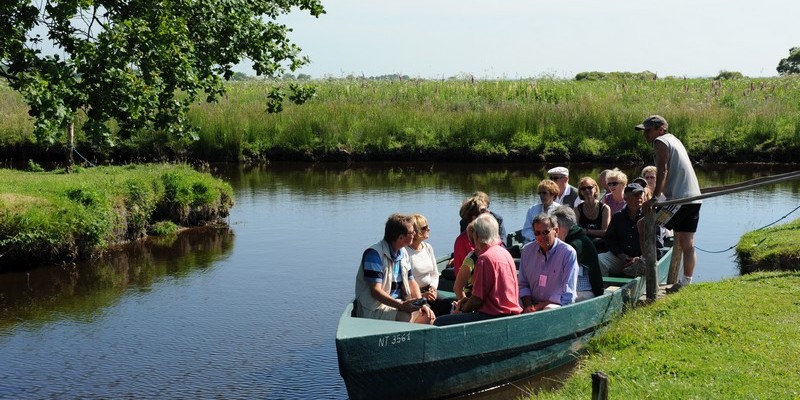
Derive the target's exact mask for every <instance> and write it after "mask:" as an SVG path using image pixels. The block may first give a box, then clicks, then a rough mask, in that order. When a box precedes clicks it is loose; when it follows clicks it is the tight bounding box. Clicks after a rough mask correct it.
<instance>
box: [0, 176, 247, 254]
mask: <svg viewBox="0 0 800 400" xmlns="http://www.w3.org/2000/svg"><path fill="white" fill-rule="evenodd" d="M232 196H233V190H232V188H231V187H230V185H228V184H226V183H224V182H222V181H220V180H218V179H215V178H213V177H211V176H210V175H209V174H206V173H200V172H197V171H195V170H193V169H192V168H191V167H188V166H186V165H168V164H150V165H128V166H118V167H97V168H90V169H84V168H76V170H75V172H74V173H72V174H64V173H63V172H55V171H54V172H24V171H17V170H6V169H0V254H3V256H4V257H3V263H2V265H0V269H2V267H3V266H9V265H11V264H13V263H12V262H11V261H10V260H16V261H19V262H22V263H23V264H33V263H37V262H57V261H65V260H73V259H83V258H88V257H91V256H93V255H95V254H97V253H98V252H100V251H102V250H104V249H105V248H106V247H108V246H109V245H110V244H114V243H118V242H122V241H125V240H131V239H138V238H140V237H143V236H144V235H145V234H146V232H147V231H148V230H149V229H150V227H151V226H152V225H153V223H154V222H156V221H172V222H173V223H175V224H178V225H183V226H194V225H203V224H207V223H212V222H216V221H217V220H219V219H220V218H223V217H225V216H227V215H228V211H229V209H230V207H231V206H232V205H233V197H232Z"/></svg>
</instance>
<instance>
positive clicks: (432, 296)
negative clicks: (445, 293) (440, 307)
mask: <svg viewBox="0 0 800 400" xmlns="http://www.w3.org/2000/svg"><path fill="white" fill-rule="evenodd" d="M422 297H424V298H426V299H427V300H428V301H436V297H437V294H436V289H434V288H431V289H430V290H428V291H427V292H425V293H423V294H422Z"/></svg>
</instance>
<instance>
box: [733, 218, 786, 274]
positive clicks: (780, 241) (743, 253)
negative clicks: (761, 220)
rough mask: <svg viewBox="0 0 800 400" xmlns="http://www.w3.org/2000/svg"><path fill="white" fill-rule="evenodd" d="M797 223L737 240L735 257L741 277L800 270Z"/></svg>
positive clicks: (753, 232)
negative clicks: (745, 274) (776, 271)
mask: <svg viewBox="0 0 800 400" xmlns="http://www.w3.org/2000/svg"><path fill="white" fill-rule="evenodd" d="M797 243H800V219H797V220H794V221H792V222H790V223H788V224H783V225H777V226H773V227H771V228H767V229H762V230H757V231H752V232H748V233H746V234H745V235H743V236H742V238H741V239H739V243H738V244H737V245H736V254H737V257H738V258H739V269H740V270H741V271H742V272H743V273H748V272H752V271H770V270H778V271H783V270H798V269H800V248H798V246H797Z"/></svg>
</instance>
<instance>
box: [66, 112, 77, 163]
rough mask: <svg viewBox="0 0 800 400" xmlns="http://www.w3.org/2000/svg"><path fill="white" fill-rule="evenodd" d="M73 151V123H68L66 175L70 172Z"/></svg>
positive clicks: (73, 161)
mask: <svg viewBox="0 0 800 400" xmlns="http://www.w3.org/2000/svg"><path fill="white" fill-rule="evenodd" d="M74 151H75V122H70V123H69V125H68V126H67V168H66V170H67V173H70V172H72V165H73V164H74V163H75V160H74V159H73V158H72V153H73V152H74Z"/></svg>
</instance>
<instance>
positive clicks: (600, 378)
mask: <svg viewBox="0 0 800 400" xmlns="http://www.w3.org/2000/svg"><path fill="white" fill-rule="evenodd" d="M592 400H608V375H606V374H605V372H603V371H597V372H595V373H593V374H592Z"/></svg>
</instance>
